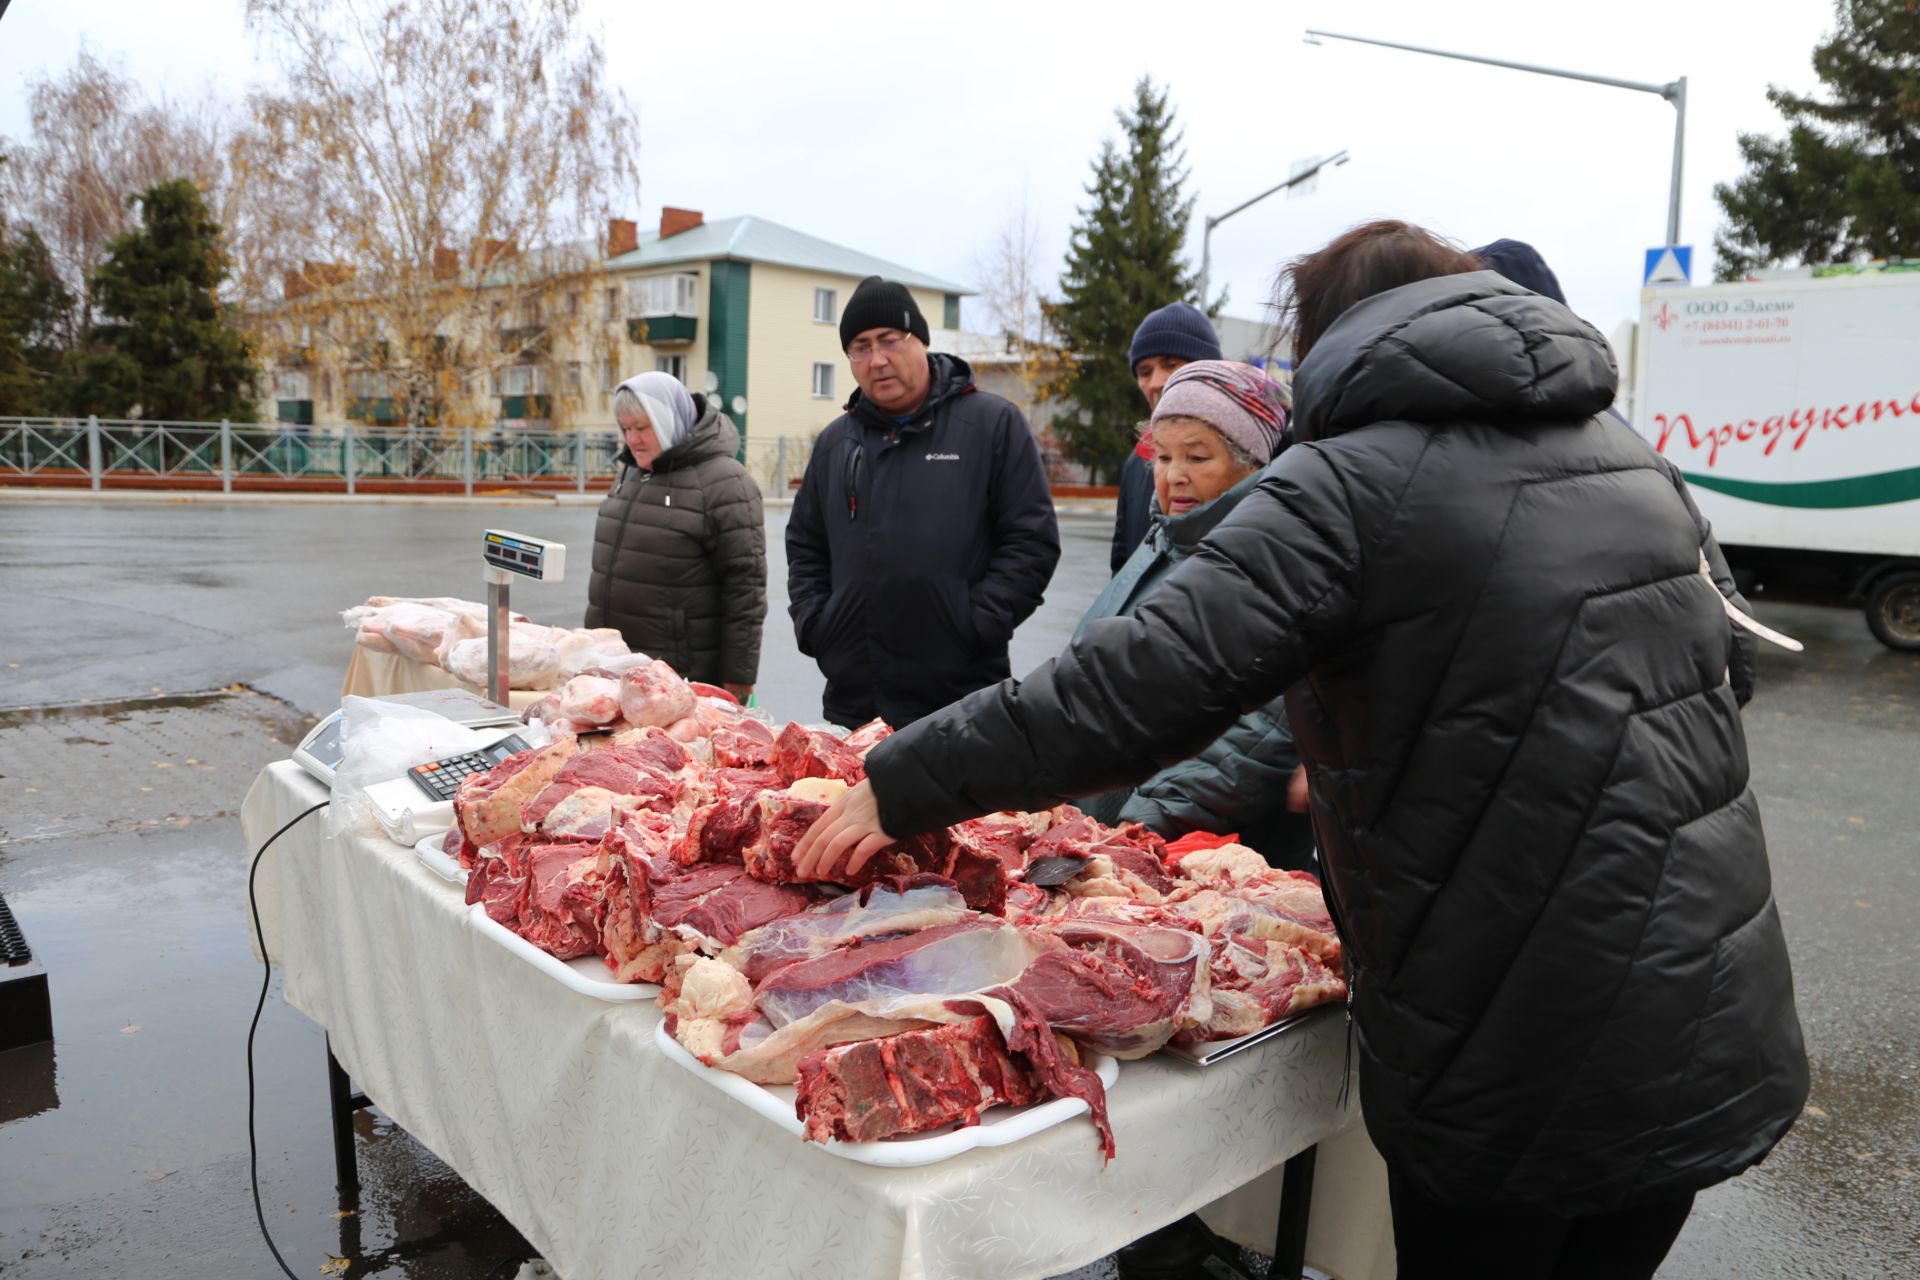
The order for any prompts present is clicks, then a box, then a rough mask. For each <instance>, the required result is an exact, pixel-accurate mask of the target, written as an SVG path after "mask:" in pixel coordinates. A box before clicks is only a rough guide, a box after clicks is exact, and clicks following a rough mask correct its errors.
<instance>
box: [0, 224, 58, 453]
mask: <svg viewBox="0 0 1920 1280" xmlns="http://www.w3.org/2000/svg"><path fill="white" fill-rule="evenodd" d="M72 343H73V295H72V294H70V293H68V292H67V289H66V286H65V285H63V284H61V283H60V273H59V272H58V271H57V270H55V268H54V265H53V255H52V254H51V253H50V252H48V250H47V246H46V242H45V241H43V240H41V238H40V235H39V233H38V232H36V231H35V230H34V229H33V228H32V227H30V226H29V227H22V228H21V229H20V233H19V234H18V235H17V236H15V237H13V238H12V241H11V243H8V242H6V241H0V415H6V416H11V417H24V418H36V417H45V416H48V415H50V414H52V413H54V412H55V411H56V410H57V409H58V408H59V407H60V406H59V403H58V400H59V397H58V393H57V390H56V378H57V375H58V372H59V369H60V362H61V358H62V357H63V356H64V355H65V353H66V350H67V348H68V347H70V346H71V345H72Z"/></svg>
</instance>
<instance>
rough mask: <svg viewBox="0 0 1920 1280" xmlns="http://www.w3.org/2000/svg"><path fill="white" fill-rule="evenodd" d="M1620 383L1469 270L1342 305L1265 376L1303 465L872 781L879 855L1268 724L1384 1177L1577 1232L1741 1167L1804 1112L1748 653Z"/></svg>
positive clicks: (948, 719) (1578, 329)
mask: <svg viewBox="0 0 1920 1280" xmlns="http://www.w3.org/2000/svg"><path fill="white" fill-rule="evenodd" d="M1616 380H1617V374H1616V371H1615V368H1614V364H1613V359H1612V356H1611V353H1610V352H1609V351H1608V348H1607V344H1606V341H1605V340H1604V339H1603V338H1602V337H1601V336H1600V335H1599V333H1597V332H1596V331H1595V330H1594V329H1593V327H1592V326H1591V325H1588V324H1586V323H1585V322H1584V321H1582V320H1580V319H1578V318H1577V317H1576V316H1574V315H1573V313H1572V312H1570V311H1568V310H1567V309H1566V308H1565V307H1563V306H1560V305H1559V304H1558V303H1555V302H1552V301H1550V300H1548V299H1546V298H1542V297H1539V296H1537V295H1534V294H1531V293H1528V292H1526V291H1525V290H1523V289H1521V288H1519V287H1518V286H1516V285H1513V284H1510V283H1508V282H1507V281H1505V280H1503V279H1501V278H1500V277H1499V276H1497V275H1495V274H1493V273H1492V272H1490V271H1478V272H1472V273H1469V274H1465V275H1457V276H1449V277H1445V278H1442V279H1433V280H1423V281H1420V282H1417V283H1414V284H1408V285H1403V286H1401V287H1400V288H1397V289H1391V290H1388V291H1387V292H1385V293H1381V294H1379V295H1376V296H1375V297H1372V298H1369V299H1367V300H1366V301H1364V302H1361V303H1359V304H1358V305H1356V306H1354V307H1353V308H1351V309H1350V310H1348V311H1347V312H1346V313H1345V314H1344V315H1342V316H1341V317H1340V318H1339V319H1338V320H1337V321H1335V322H1334V324H1333V325H1332V326H1330V327H1329V328H1328V330H1327V332H1326V334H1325V336H1324V337H1323V338H1322V339H1321V340H1320V342H1319V343H1318V344H1317V345H1315V346H1314V347H1313V349H1312V351H1311V352H1309V353H1308V355H1307V357H1306V359H1305V360H1303V361H1302V362H1301V365H1300V368H1299V371H1298V372H1297V373H1296V374H1295V377H1294V403H1295V405H1296V406H1297V413H1296V417H1295V419H1294V425H1295V431H1296V433H1297V439H1298V441H1299V443H1296V444H1295V445H1294V446H1293V447H1292V448H1290V449H1288V450H1287V451H1286V453H1284V454H1283V455H1282V456H1281V457H1280V460H1279V461H1278V462H1276V463H1275V464H1274V465H1273V466H1272V467H1271V468H1270V469H1269V470H1268V471H1267V472H1266V474H1265V476H1264V477H1263V479H1262V480H1261V483H1260V486H1259V488H1258V489H1257V490H1256V491H1255V492H1254V493H1252V494H1251V495H1249V496H1248V497H1247V498H1246V499H1245V500H1243V501H1242V502H1241V503H1240V505H1239V506H1238V507H1237V508H1235V509H1234V511H1233V514H1231V515H1230V516H1228V517H1227V518H1226V519H1225V520H1223V521H1222V522H1221V523H1220V525H1219V527H1218V528H1216V529H1215V530H1214V531H1213V533H1212V534H1211V535H1210V536H1209V537H1208V538H1207V539H1206V540H1205V541H1204V542H1202V543H1201V545H1200V547H1199V549H1198V550H1197V551H1195V553H1194V554H1193V555H1191V556H1189V557H1188V558H1187V560H1186V562H1185V563H1184V564H1182V565H1181V566H1180V567H1179V568H1177V569H1175V570H1174V571H1173V572H1172V573H1171V574H1169V575H1168V576H1167V579H1166V581H1164V582H1162V583H1161V584H1160V585H1159V587H1158V588H1156V589H1155V590H1154V592H1153V594H1152V595H1151V596H1150V597H1148V598H1147V599H1146V600H1143V601H1142V602H1141V603H1140V606H1139V607H1138V608H1137V609H1136V610H1134V612H1133V613H1132V615H1131V616H1128V617H1121V618H1109V619H1106V620H1103V621H1101V622H1097V623H1094V624H1093V625H1092V626H1090V627H1088V628H1087V630H1086V632H1085V633H1084V634H1082V635H1081V636H1080V637H1079V638H1078V639H1077V640H1075V641H1074V642H1073V644H1072V645H1071V647H1069V648H1068V650H1067V651H1066V652H1065V653H1063V654H1061V655H1060V656H1059V657H1058V658H1055V659H1054V660H1053V661H1052V662H1050V663H1048V664H1046V665H1044V666H1042V667H1040V668H1039V669H1038V670H1036V671H1035V672H1034V673H1033V674H1032V675H1031V676H1029V677H1028V678H1026V679H1025V680H1020V681H1007V682H1004V683H1002V684H999V685H996V686H994V687H991V688H987V689H982V690H980V691H978V692H977V693H974V694H971V695H969V696H968V697H966V698H964V699H962V700H961V701H960V702H958V703H956V704H955V705H954V706H951V707H948V708H947V709H945V710H943V711H938V712H935V713H934V714H933V715H931V716H928V717H927V718H925V719H923V720H921V721H919V722H918V723H916V724H914V725H912V726H911V727H909V728H906V729H903V730H901V731H900V732H899V733H896V734H895V735H894V736H893V737H891V738H889V739H887V740H886V741H885V742H883V743H881V744H880V745H879V746H877V747H875V748H874V749H873V752H872V753H871V754H870V755H869V756H868V757H867V777H868V780H869V782H870V783H871V784H872V787H873V792H874V797H875V800H876V801H877V803H878V806H879V813H880V820H881V825H882V826H883V827H884V828H885V829H886V830H887V831H889V832H891V833H892V834H893V835H894V836H896V837H905V836H910V835H915V834H917V833H919V832H922V831H927V830H931V829H933V828H937V827H941V826H945V825H947V824H949V823H952V822H957V821H960V820H961V819H964V818H970V817H973V816H975V815H976V814H980V813H983V812H988V811H991V810H994V809H1038V808H1043V807H1045V806H1046V805H1048V804H1053V803H1057V802H1059V801H1061V800H1070V799H1073V798H1074V797H1077V796H1083V795H1086V794H1088V793H1089V792H1093V791H1098V790H1102V789H1105V788H1110V787H1114V786H1117V785H1121V784H1126V783H1132V782H1136V781H1138V780H1139V779H1141V778H1144V777H1146V776H1148V775H1149V774H1151V773H1153V772H1154V771H1155V770H1157V769H1159V768H1162V767H1164V766H1165V765H1166V764H1167V763H1169V762H1170V761H1173V760H1178V759H1180V758H1182V757H1184V756H1187V755H1189V754H1191V753H1192V752H1194V751H1196V750H1198V749H1200V748H1201V747H1203V746H1205V745H1206V744H1207V743H1208V742H1210V741H1211V740H1212V739H1213V738H1215V737H1216V736H1218V735H1219V733H1220V732H1221V731H1222V730H1223V729H1225V728H1226V727H1227V726H1228V725H1229V724H1231V723H1233V721H1234V720H1235V719H1236V718H1238V717H1239V716H1241V715H1243V714H1245V713H1246V712H1247V711H1248V710H1250V709H1251V708H1253V707H1256V706H1259V705H1261V704H1262V703H1264V702H1267V701H1268V700H1270V699H1271V698H1272V697H1273V696H1274V695H1275V694H1277V693H1279V692H1281V691H1282V690H1286V692H1287V718H1288V720H1289V721H1290V722H1291V724H1292V725H1293V731H1294V740H1295V743H1296V745H1297V746H1298V748H1299V751H1300V756H1301V758H1302V760H1304V761H1305V762H1306V766H1307V771H1308V777H1309V779H1310V780H1311V783H1312V789H1313V817H1314V829H1315V831H1316V833H1317V834H1318V836H1319V846H1320V858H1321V864H1322V868H1323V871H1324V875H1325V883H1326V886H1327V890H1328V895H1327V897H1328V905H1329V906H1330V907H1332V908H1333V910H1334V916H1335V919H1336V921H1337V922H1338V924H1339V927H1340V936H1341V939H1342V940H1343V941H1344V943H1345V944H1346V957H1347V961H1348V965H1349V976H1350V978H1351V980H1352V987H1353V1004H1352V1011H1353V1020H1354V1028H1355V1031H1356V1033H1357V1046H1358V1049H1359V1060H1360V1099H1361V1103H1362V1106H1363V1108H1364V1112H1365V1116H1366V1123H1367V1130H1368V1132H1369V1133H1370V1134H1371V1135H1372V1137H1373V1140H1374V1143H1375V1145H1376V1146H1378V1147H1379V1149H1380V1153H1381V1155H1383V1156H1384V1157H1385V1158H1386V1161H1387V1164H1388V1166H1389V1167H1390V1168H1392V1169H1393V1170H1394V1171H1395V1172H1396V1173H1397V1174H1399V1175H1400V1176H1402V1177H1404V1178H1406V1179H1408V1180H1409V1181H1410V1182H1411V1183H1412V1184H1413V1186H1414V1187H1415V1189H1417V1190H1418V1191H1419V1192H1420V1193H1421V1194H1423V1195H1425V1196H1427V1197H1428V1198H1430V1199H1433V1200H1436V1201H1439V1202H1441V1203H1444V1204H1448V1205H1452V1206H1455V1207H1458V1208H1463V1209H1494V1210H1499V1209H1510V1208H1524V1209H1528V1210H1534V1211H1542V1212H1546V1213H1551V1214H1555V1215H1558V1216H1562V1217H1578V1216H1583V1215H1588V1214H1598V1213H1607V1212H1611V1211H1613V1210H1616V1209H1621V1208H1625V1207H1630V1206H1633V1205H1637V1204H1645V1203H1650V1202H1654V1201H1658V1200H1662V1199H1667V1198H1671V1197H1676V1196H1679V1195H1683V1194H1685V1193H1687V1192H1690V1191H1697V1190H1699V1189H1701V1188H1703V1187H1707V1186H1711V1185H1712V1184H1713V1183H1716V1182H1719V1181H1720V1180H1722V1179H1724V1178H1729V1177H1732V1176H1733V1175H1734V1174H1737V1173H1739V1172H1740V1171H1741V1170H1743V1169H1745V1168H1747V1167H1748V1166H1750V1165H1752V1164H1754V1163H1755V1162H1756V1161H1758V1160H1760V1159H1761V1158H1762V1157H1763V1156H1765V1155H1766V1154H1767V1152H1768V1150H1769V1149H1770V1148H1772V1146H1773V1145H1774V1143H1776V1142H1778V1141H1779V1140H1780V1137H1781V1135H1783V1134H1785V1133H1786V1132H1787V1130H1788V1129H1789V1128H1790V1127H1791V1126H1792V1125H1793V1123H1794V1120H1795V1119H1796V1118H1797V1117H1798V1116H1799V1114H1800V1109H1801V1106H1802V1104H1803V1103H1804V1102H1805V1101H1806V1098H1807V1084H1808V1078H1807V1056H1806V1051H1805V1048H1804V1046H1803V1044H1802V1040H1801V1034H1800V1024H1799V1020H1798V1017H1797V1016H1796V1014H1795V1011H1794V999H1793V977H1792V972H1791V969H1790V967H1789V964H1788V960H1787V946H1786V939H1785V937H1784V936H1783V934H1782V930H1781V927H1780V915H1779V911H1778V909H1777V908H1776V906H1775V904H1774V899H1773V890H1772V885H1771V876H1770V874H1769V870H1768V866H1767V841H1766V835H1765V833H1764V831H1763V830H1762V829H1761V824H1760V807H1759V804H1758V802H1757V801H1756V800H1755V799H1754V795H1753V791H1752V790H1751V789H1750V788H1749V786H1748V784H1747V774H1748V769H1747V742H1746V736H1745V734H1744V732H1743V731H1742V728H1741V723H1740V709H1739V707H1740V702H1741V701H1742V699H1743V698H1744V696H1745V694H1746V693H1747V692H1748V690H1749V688H1750V684H1749V681H1750V679H1751V673H1752V666H1751V651H1750V638H1749V637H1747V636H1746V633H1745V632H1743V631H1736V630H1735V629H1734V628H1733V627H1732V625H1731V624H1730V623H1729V622H1728V619H1727V616H1726V613H1725V612H1724V604H1725V602H1724V601H1723V600H1722V598H1721V595H1722V591H1721V590H1716V584H1715V583H1714V582H1710V581H1709V580H1708V579H1707V577H1706V576H1704V575H1703V574H1702V573H1701V572H1700V565H1701V556H1702V554H1703V552H1704V554H1705V555H1706V556H1707V559H1708V562H1709V563H1710V564H1711V565H1712V567H1713V569H1714V571H1715V573H1714V576H1715V577H1716V578H1719V579H1722V581H1721V583H1720V586H1721V587H1722V589H1723V590H1729V591H1730V590H1731V585H1730V583H1728V582H1726V581H1725V577H1726V570H1725V561H1724V559H1722V558H1721V556H1720V554H1719V550H1718V548H1717V547H1715V546H1714V545H1713V542H1712V539H1711V538H1710V537H1709V536H1708V533H1707V530H1706V527H1705V524H1704V522H1703V521H1702V520H1701V519H1700V515H1699V512H1698V510H1697V509H1696V508H1695V507H1694V506H1693V503H1692V501H1691V499H1690V498H1689V497H1688V495H1687V491H1686V488H1685V485H1684V483H1683V482H1682V481H1681V480H1680V479H1679V477H1678V476H1677V475H1676V474H1675V473H1674V472H1673V470H1672V468H1671V467H1669V466H1668V465H1666V464H1665V463H1664V462H1663V460H1662V459H1661V458H1660V457H1659V456H1658V455H1657V454H1655V453H1654V452H1653V450H1652V449H1650V448H1649V447H1648V446H1647V445H1646V443H1645V442H1644V441H1642V440H1641V439H1639V438H1638V437H1637V436H1635V435H1634V433H1633V432H1632V430H1631V429H1629V428H1628V427H1627V426H1626V425H1624V424H1623V423H1621V422H1619V421H1618V420H1617V419H1615V418H1613V417H1611V416H1609V415H1607V414H1605V413H1604V412H1603V410H1604V409H1605V408H1606V407H1607V406H1608V405H1609V404H1610V403H1611V402H1612V400H1613V393H1614V387H1615V383H1616Z"/></svg>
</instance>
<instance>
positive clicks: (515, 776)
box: [453, 738, 579, 848]
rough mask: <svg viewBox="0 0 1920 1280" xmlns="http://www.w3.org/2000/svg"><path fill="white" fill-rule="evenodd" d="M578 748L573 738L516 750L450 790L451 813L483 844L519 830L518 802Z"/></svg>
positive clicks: (528, 796) (471, 838)
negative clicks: (452, 791)
mask: <svg viewBox="0 0 1920 1280" xmlns="http://www.w3.org/2000/svg"><path fill="white" fill-rule="evenodd" d="M578 750H579V743H578V741H577V740H576V739H573V738H556V739H555V740H554V741H553V742H551V743H549V744H547V745H546V746H544V747H538V748H533V749H529V750H526V751H516V752H514V753H513V754H512V755H510V756H508V757H507V758H506V759H505V760H502V761H501V762H500V763H499V764H497V765H495V766H493V768H491V769H489V770H488V771H487V772H485V773H483V774H474V775H473V776H472V777H469V778H468V779H466V781H464V782H462V783H461V784H460V789H459V790H458V791H457V792H455V793H454V797H453V814H454V820H455V821H456V822H457V823H458V824H459V826H460V830H461V831H462V832H463V833H464V834H465V835H466V838H467V840H468V841H469V842H470V843H471V844H473V845H474V846H475V847H477V848H484V847H486V846H487V845H490V844H493V843H495V842H496V841H499V840H502V839H505V838H506V837H507V836H510V835H512V834H514V833H515V832H517V831H519V830H520V806H521V805H523V804H525V803H526V802H527V801H528V800H531V799H532V798H533V797H534V796H536V795H538V794H539V793H540V791H541V789H542V788H543V787H545V786H546V785H547V784H548V783H549V782H551V781H553V778H554V775H555V774H557V773H559V772H560V770H561V769H562V768H563V767H564V766H565V765H566V764H567V762H568V761H569V760H571V759H572V758H573V756H574V753H575V752H576V751H578Z"/></svg>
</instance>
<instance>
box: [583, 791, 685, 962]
mask: <svg viewBox="0 0 1920 1280" xmlns="http://www.w3.org/2000/svg"><path fill="white" fill-rule="evenodd" d="M676 838H677V833H676V832H675V830H674V827H673V823H672V822H671V821H669V820H668V819H667V818H665V817H664V816H662V815H660V814H657V813H653V812H651V811H648V810H642V811H640V812H637V813H629V814H623V815H622V817H621V821H620V822H619V823H618V824H616V825H615V826H614V827H613V829H612V830H610V831H608V832H607V835H606V838H605V839H603V840H602V841H601V842H600V871H601V874H602V876H604V877H605V883H606V890H605V898H606V903H605V906H604V907H603V909H602V910H603V915H602V918H601V925H600V953H601V955H602V956H604V957H605V958H606V962H607V968H609V969H611V970H613V979H614V981H615V982H658V981H659V980H660V979H661V977H662V976H663V975H664V974H665V973H666V969H667V964H668V963H669V961H671V959H672V958H673V955H674V954H675V952H676V950H677V948H676V943H677V942H678V939H677V938H674V937H671V936H669V935H668V933H667V931H666V930H664V929H662V928H661V927H660V926H658V925H657V924H655V923H654V922H653V920H652V918H651V917H649V916H648V915H646V914H645V912H644V911H642V910H641V909H640V906H639V905H638V900H639V899H640V896H641V895H642V894H644V892H645V890H644V888H643V887H639V882H640V881H641V878H642V873H641V872H640V871H639V870H637V869H636V868H635V864H639V863H646V862H653V861H661V860H664V859H665V858H666V857H667V854H668V852H669V851H670V850H671V849H672V848H673V843H674V840H675V839H676Z"/></svg>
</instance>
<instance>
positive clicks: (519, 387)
mask: <svg viewBox="0 0 1920 1280" xmlns="http://www.w3.org/2000/svg"><path fill="white" fill-rule="evenodd" d="M493 394H495V395H496V396H543V395H546V394H547V370H546V368H545V366H543V365H537V364H509V365H503V366H502V367H500V368H498V369H495V370H494V371H493Z"/></svg>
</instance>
